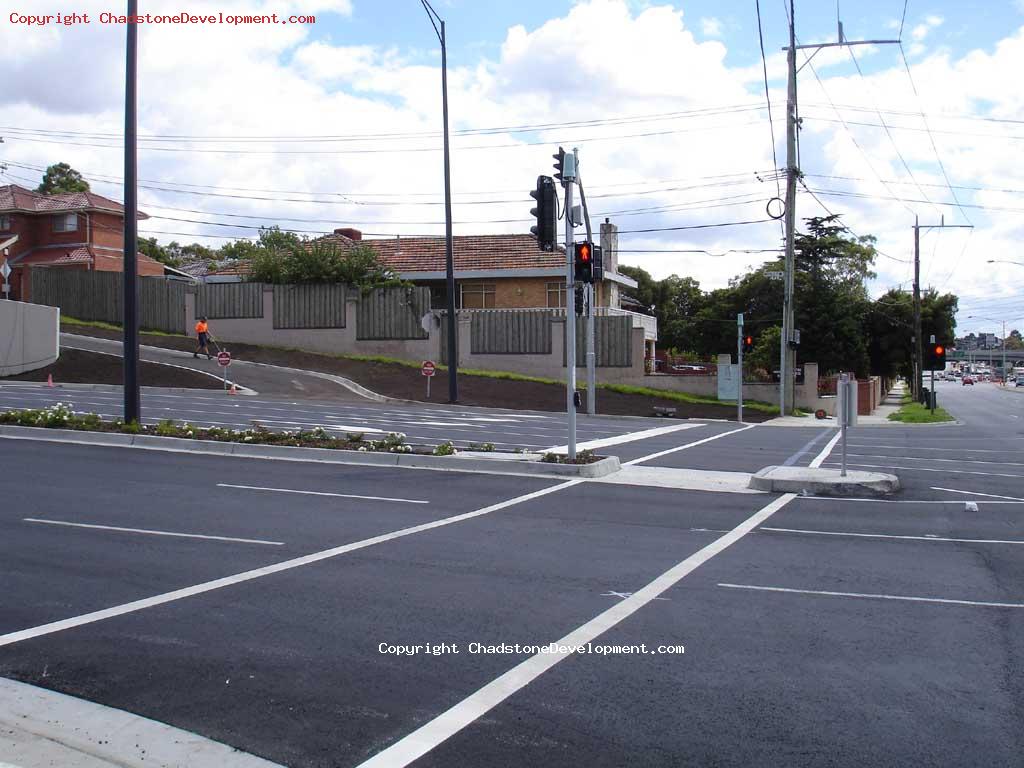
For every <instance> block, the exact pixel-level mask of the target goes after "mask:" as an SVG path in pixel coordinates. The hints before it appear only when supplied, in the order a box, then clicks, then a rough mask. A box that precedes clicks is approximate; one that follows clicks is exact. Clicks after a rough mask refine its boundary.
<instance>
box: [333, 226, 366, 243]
mask: <svg viewBox="0 0 1024 768" xmlns="http://www.w3.org/2000/svg"><path fill="white" fill-rule="evenodd" d="M334 234H336V235H344V236H345V237H347V238H348V239H349V240H362V239H363V233H362V232H360V231H359V230H358V229H352V227H343V228H341V229H336V230H334Z"/></svg>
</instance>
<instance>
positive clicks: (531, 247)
mask: <svg viewBox="0 0 1024 768" xmlns="http://www.w3.org/2000/svg"><path fill="white" fill-rule="evenodd" d="M315 242H321V243H334V244H336V245H338V246H339V247H341V248H344V249H345V250H348V249H350V248H353V247H355V246H357V245H368V246H370V247H371V248H373V250H374V251H376V252H377V256H378V258H379V259H380V260H381V262H382V263H383V264H384V266H386V267H389V268H390V269H393V270H394V271H395V272H398V273H399V274H402V273H406V272H443V271H444V270H445V238H443V237H402V238H393V239H392V238H388V239H378V240H361V241H357V240H352V239H351V238H349V237H346V236H345V235H340V234H333V235H326V236H325V237H321V238H318V239H317V240H316V241H315ZM452 253H453V257H454V262H455V269H456V271H458V272H461V271H468V270H495V271H500V270H504V269H559V268H563V267H565V251H564V250H561V249H560V250H557V251H542V250H541V249H540V248H539V247H538V246H537V240H536V239H535V238H534V237H533V235H456V236H455V237H454V238H453V242H452Z"/></svg>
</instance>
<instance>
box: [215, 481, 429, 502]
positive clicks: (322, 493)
mask: <svg viewBox="0 0 1024 768" xmlns="http://www.w3.org/2000/svg"><path fill="white" fill-rule="evenodd" d="M217 487H218V488H239V489H241V490H243V491H269V492H271V493H298V494H302V495H304V496H333V497H335V498H339V499H364V500H366V501H397V502H402V503H403V504H429V503H430V502H429V501H426V500H424V499H392V498H388V497H387V496H359V495H357V494H354V493H327V492H326V491H303V490H298V489H295V488H265V487H263V486H261V485H232V484H231V483H217Z"/></svg>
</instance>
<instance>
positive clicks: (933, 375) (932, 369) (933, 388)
mask: <svg viewBox="0 0 1024 768" xmlns="http://www.w3.org/2000/svg"><path fill="white" fill-rule="evenodd" d="M931 344H932V348H933V349H934V348H935V334H934V333H933V334H932V340H931ZM928 367H929V368H930V369H931V372H932V397H931V402H930V403H928V405H929V406H930V409H931V412H932V413H933V414H934V413H935V366H934V365H930V366H928ZM1003 375H1004V376H1005V373H1004V374H1003Z"/></svg>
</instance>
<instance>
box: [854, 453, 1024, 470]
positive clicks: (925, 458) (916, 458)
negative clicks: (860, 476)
mask: <svg viewBox="0 0 1024 768" xmlns="http://www.w3.org/2000/svg"><path fill="white" fill-rule="evenodd" d="M963 453H970V451H964V452H963ZM846 455H847V456H855V457H857V458H859V459H903V460H906V459H910V460H912V461H941V462H943V463H946V464H1002V465H1004V466H1008V467H1024V464H1021V463H1020V462H1016V461H982V460H981V459H966V458H959V459H937V458H935V457H934V456H907V455H906V454H903V455H902V456H886V455H883V454H877V453H848V454H846Z"/></svg>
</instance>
